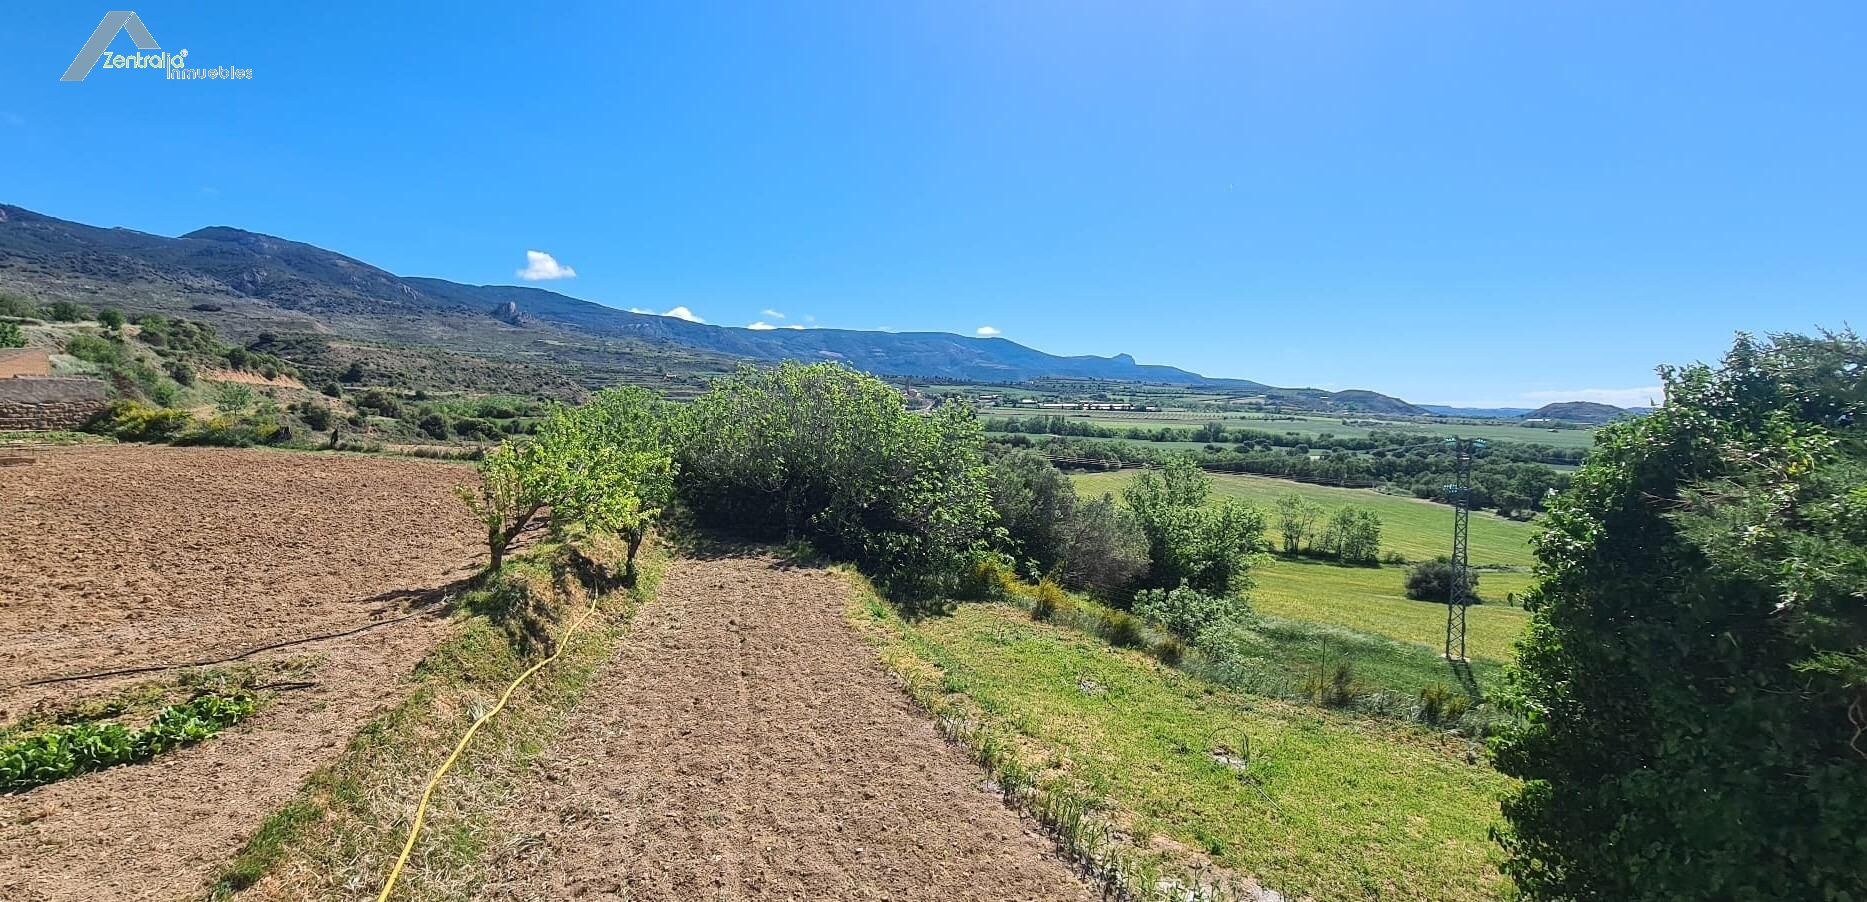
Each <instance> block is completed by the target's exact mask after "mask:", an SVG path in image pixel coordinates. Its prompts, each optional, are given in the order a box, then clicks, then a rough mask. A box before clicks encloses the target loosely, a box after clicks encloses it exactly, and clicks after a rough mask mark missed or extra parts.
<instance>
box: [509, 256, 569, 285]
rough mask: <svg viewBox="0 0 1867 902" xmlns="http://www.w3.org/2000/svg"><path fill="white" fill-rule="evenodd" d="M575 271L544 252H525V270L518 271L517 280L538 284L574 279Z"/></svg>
mask: <svg viewBox="0 0 1867 902" xmlns="http://www.w3.org/2000/svg"><path fill="white" fill-rule="evenodd" d="M576 277H577V271H576V270H574V269H571V268H570V267H568V266H565V265H564V264H562V263H559V262H558V261H557V258H556V257H553V256H551V255H550V254H547V253H545V252H544V251H526V252H525V268H524V269H521V270H519V278H521V279H524V280H525V281H527V282H539V281H546V280H550V279H574V278H576Z"/></svg>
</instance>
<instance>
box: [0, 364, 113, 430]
mask: <svg viewBox="0 0 1867 902" xmlns="http://www.w3.org/2000/svg"><path fill="white" fill-rule="evenodd" d="M109 400H110V392H109V389H108V388H107V387H106V386H105V385H104V383H102V382H100V381H98V380H96V379H53V378H46V379H34V378H29V377H24V376H22V377H18V378H13V379H0V429H33V430H44V429H76V428H78V427H79V426H82V425H84V421H85V420H88V419H90V418H91V415H92V414H94V413H97V412H98V411H99V410H102V409H103V408H104V405H105V404H107V403H109Z"/></svg>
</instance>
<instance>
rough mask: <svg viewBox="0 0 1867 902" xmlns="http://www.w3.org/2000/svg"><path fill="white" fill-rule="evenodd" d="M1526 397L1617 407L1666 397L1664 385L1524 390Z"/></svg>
mask: <svg viewBox="0 0 1867 902" xmlns="http://www.w3.org/2000/svg"><path fill="white" fill-rule="evenodd" d="M1523 396H1524V398H1526V399H1528V400H1531V401H1535V402H1536V403H1537V405H1538V406H1542V405H1543V404H1550V403H1555V402H1557V401H1593V402H1595V403H1596V404H1612V405H1614V406H1616V407H1650V406H1653V405H1655V404H1658V403H1660V402H1661V401H1662V400H1664V399H1665V396H1666V390H1665V388H1664V387H1663V386H1658V385H1643V386H1640V387H1637V388H1571V389H1564V390H1562V391H1532V392H1524V394H1523Z"/></svg>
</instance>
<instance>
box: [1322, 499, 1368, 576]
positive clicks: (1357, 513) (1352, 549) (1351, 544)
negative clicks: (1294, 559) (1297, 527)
mask: <svg viewBox="0 0 1867 902" xmlns="http://www.w3.org/2000/svg"><path fill="white" fill-rule="evenodd" d="M1322 535H1323V538H1322V542H1321V545H1322V548H1323V550H1324V551H1326V552H1327V553H1329V554H1330V555H1332V556H1334V557H1335V559H1336V560H1339V561H1342V562H1343V563H1347V564H1372V563H1376V562H1377V561H1379V560H1380V557H1381V518H1380V517H1379V516H1376V515H1375V513H1374V512H1373V511H1369V510H1363V509H1362V508H1358V507H1343V508H1339V509H1337V510H1336V512H1335V513H1334V514H1333V515H1331V516H1330V517H1329V523H1328V525H1327V526H1324V527H1323V533H1322Z"/></svg>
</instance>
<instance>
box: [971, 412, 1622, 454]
mask: <svg viewBox="0 0 1867 902" xmlns="http://www.w3.org/2000/svg"><path fill="white" fill-rule="evenodd" d="M980 415H981V416H986V417H1031V416H1061V417H1066V418H1068V419H1072V420H1086V421H1088V422H1091V423H1095V424H1097V425H1100V426H1112V427H1114V428H1117V429H1125V428H1127V427H1130V426H1140V427H1143V428H1158V427H1161V426H1193V427H1197V426H1204V425H1206V424H1207V423H1213V422H1218V423H1223V424H1225V426H1226V427H1227V428H1231V429H1259V430H1263V431H1265V432H1278V433H1283V432H1294V433H1297V434H1300V435H1305V436H1316V435H1321V434H1323V433H1325V432H1326V433H1329V434H1331V435H1335V436H1337V437H1344V438H1362V437H1364V436H1366V435H1368V434H1369V433H1370V432H1374V431H1377V430H1378V431H1382V432H1405V433H1413V434H1416V435H1421V436H1429V435H1441V436H1453V435H1457V436H1463V437H1465V438H1481V439H1487V440H1491V441H1507V442H1518V443H1525V444H1531V443H1533V444H1539V445H1550V446H1552V447H1556V448H1588V447H1591V446H1593V445H1594V442H1595V431H1594V430H1593V429H1578V428H1573V427H1568V428H1560V429H1550V428H1548V427H1536V426H1524V425H1509V424H1508V422H1507V421H1506V422H1501V423H1482V424H1471V423H1445V422H1437V421H1433V420H1416V419H1394V420H1390V419H1383V418H1377V417H1373V416H1350V417H1346V419H1348V420H1351V421H1353V422H1354V423H1355V424H1356V425H1348V424H1345V423H1343V422H1342V421H1343V419H1345V418H1344V417H1327V416H1304V415H1300V414H1299V415H1278V416H1275V417H1271V418H1267V417H1266V416H1265V415H1264V414H1249V413H1199V412H1196V411H1187V410H1163V411H1158V412H1142V411H1108V410H1033V409H1031V408H1028V407H985V408H981V410H980Z"/></svg>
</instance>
